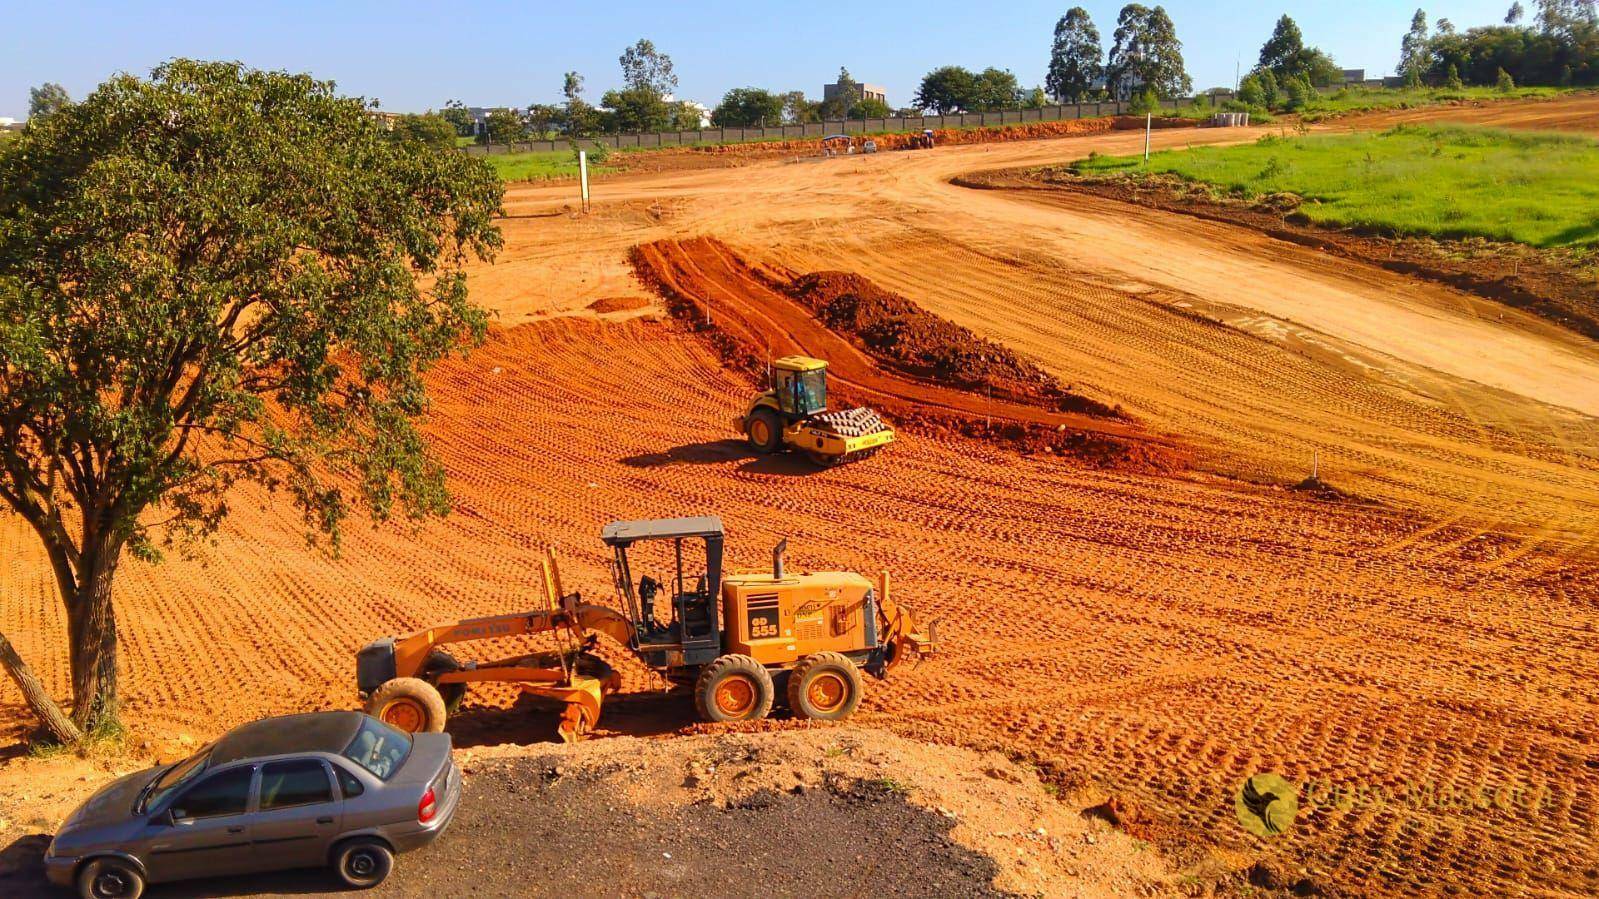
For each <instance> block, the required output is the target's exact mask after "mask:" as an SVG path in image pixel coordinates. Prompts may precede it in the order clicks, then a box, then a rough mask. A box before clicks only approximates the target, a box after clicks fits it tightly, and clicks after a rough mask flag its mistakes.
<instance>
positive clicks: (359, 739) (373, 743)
mask: <svg viewBox="0 0 1599 899" xmlns="http://www.w3.org/2000/svg"><path fill="white" fill-rule="evenodd" d="M410 754H411V735H410V734H408V733H406V732H405V731H401V730H395V729H394V728H392V727H390V726H388V725H387V724H384V723H383V722H381V721H379V720H377V719H376V718H370V717H369V718H367V719H365V720H364V721H362V722H361V729H360V730H359V731H357V732H356V734H355V739H353V740H351V741H350V745H348V746H346V747H344V757H345V758H347V759H349V760H350V761H352V762H355V763H356V764H357V765H360V766H361V767H363V768H365V769H366V770H368V771H371V772H372V773H373V774H375V775H377V776H378V777H379V778H381V779H383V780H388V779H389V776H390V775H392V774H393V773H394V772H396V771H398V770H400V766H401V765H403V764H405V760H406V757H408V756H409V755H410Z"/></svg>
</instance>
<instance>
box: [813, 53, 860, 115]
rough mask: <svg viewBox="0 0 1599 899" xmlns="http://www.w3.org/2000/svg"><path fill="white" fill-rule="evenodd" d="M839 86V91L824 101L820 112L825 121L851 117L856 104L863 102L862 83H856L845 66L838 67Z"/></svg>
mask: <svg viewBox="0 0 1599 899" xmlns="http://www.w3.org/2000/svg"><path fill="white" fill-rule="evenodd" d="M837 84H838V89H837V90H835V91H834V92H833V96H831V97H828V98H827V99H824V100H823V101H822V105H821V109H820V110H819V112H820V113H821V117H822V118H823V119H842V118H844V117H845V116H848V115H849V111H850V110H851V109H854V108H855V104H857V103H859V102H861V96H862V92H861V83H860V82H859V81H856V80H855V78H854V76H852V75H850V73H849V69H847V68H845V67H844V66H839V67H838V82H837Z"/></svg>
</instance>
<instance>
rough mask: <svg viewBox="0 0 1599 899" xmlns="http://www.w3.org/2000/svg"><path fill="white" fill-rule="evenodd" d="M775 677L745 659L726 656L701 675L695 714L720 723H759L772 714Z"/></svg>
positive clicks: (697, 686)
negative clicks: (773, 681)
mask: <svg viewBox="0 0 1599 899" xmlns="http://www.w3.org/2000/svg"><path fill="white" fill-rule="evenodd" d="M775 694H776V691H775V690H774V689H772V675H771V672H769V671H767V670H766V666H765V665H762V664H761V663H760V662H757V661H755V660H754V659H752V658H750V657H749V656H745V655H725V656H722V657H721V658H719V659H717V660H716V661H714V662H712V663H711V664H709V665H706V666H705V670H704V671H701V672H700V676H699V679H698V680H697V681H695V683H694V710H695V711H697V712H699V715H700V718H702V719H704V720H706V721H714V722H717V723H721V722H725V721H758V720H760V719H761V718H765V717H766V714H767V713H768V712H770V711H771V710H772V699H773V698H774V697H775Z"/></svg>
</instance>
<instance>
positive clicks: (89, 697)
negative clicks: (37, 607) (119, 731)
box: [67, 540, 122, 731]
mask: <svg viewBox="0 0 1599 899" xmlns="http://www.w3.org/2000/svg"><path fill="white" fill-rule="evenodd" d="M86 549H87V550H88V551H87V552H85V553H84V555H83V558H82V561H81V563H80V565H79V569H78V571H79V578H78V589H77V592H76V594H75V595H74V596H73V597H72V598H71V599H70V600H69V601H68V602H67V635H68V637H69V638H70V640H71V643H72V720H73V722H74V723H76V724H77V725H78V727H79V728H81V729H82V730H85V731H92V730H94V729H95V728H97V727H99V726H100V725H102V724H107V723H115V722H116V718H117V620H116V613H115V611H114V610H113V609H112V606H111V578H112V575H113V574H115V573H116V569H117V561H118V559H119V558H120V557H121V555H122V544H121V542H120V541H117V540H101V541H95V542H94V543H93V544H91V545H89V546H88V547H86Z"/></svg>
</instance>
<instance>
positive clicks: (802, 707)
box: [788, 652, 866, 721]
mask: <svg viewBox="0 0 1599 899" xmlns="http://www.w3.org/2000/svg"><path fill="white" fill-rule="evenodd" d="M865 689H866V685H865V683H863V682H862V680H861V671H860V669H859V668H857V667H855V663H854V662H851V661H850V660H849V657H847V656H844V655H841V654H839V653H836V652H818V653H815V654H813V655H809V656H806V657H805V658H804V659H802V660H801V661H800V663H799V664H798V665H795V666H794V670H793V671H791V672H789V675H788V707H789V708H790V709H792V710H793V712H794V715H795V717H798V718H814V719H816V720H818V721H842V720H844V719H845V718H848V717H849V716H850V715H852V714H854V713H855V709H856V708H857V707H858V706H859V705H860V704H861V693H862V692H863V691H864V690H865Z"/></svg>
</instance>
